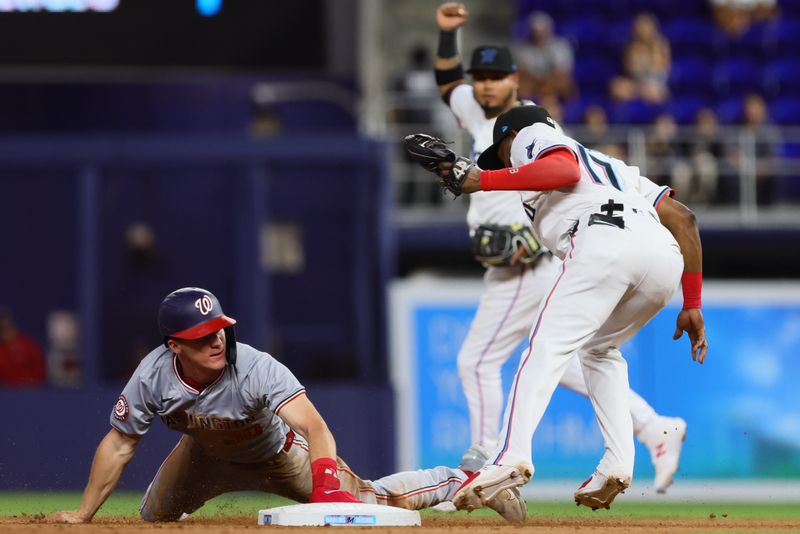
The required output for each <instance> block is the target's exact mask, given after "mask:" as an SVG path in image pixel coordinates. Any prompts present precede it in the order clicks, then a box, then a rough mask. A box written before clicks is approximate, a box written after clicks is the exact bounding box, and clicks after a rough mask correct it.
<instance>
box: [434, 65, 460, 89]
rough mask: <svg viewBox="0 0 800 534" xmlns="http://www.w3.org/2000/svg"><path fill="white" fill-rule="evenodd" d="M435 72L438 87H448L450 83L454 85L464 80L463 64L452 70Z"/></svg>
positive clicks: (437, 70)
mask: <svg viewBox="0 0 800 534" xmlns="http://www.w3.org/2000/svg"><path fill="white" fill-rule="evenodd" d="M433 72H434V74H435V75H436V85H447V84H448V83H453V82H457V81H458V80H463V79H464V67H462V66H461V63H459V64H458V65H456V66H455V67H453V68H452V69H447V70H440V69H436V70H435V71H433Z"/></svg>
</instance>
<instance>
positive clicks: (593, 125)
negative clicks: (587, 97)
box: [581, 104, 625, 159]
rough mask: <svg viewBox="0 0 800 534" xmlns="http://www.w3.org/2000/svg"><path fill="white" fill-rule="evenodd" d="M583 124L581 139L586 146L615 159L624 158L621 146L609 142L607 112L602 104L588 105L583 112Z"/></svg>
mask: <svg viewBox="0 0 800 534" xmlns="http://www.w3.org/2000/svg"><path fill="white" fill-rule="evenodd" d="M583 126H584V131H583V135H582V136H581V140H582V141H583V144H584V145H585V146H586V148H592V149H594V150H599V151H600V152H603V153H604V154H608V155H609V156H611V157H614V158H617V159H624V158H625V151H624V150H623V148H622V147H621V146H620V145H618V144H615V143H611V142H609V139H608V136H609V132H608V114H607V113H606V110H605V109H604V108H603V106H598V105H596V104H593V105H591V106H588V107H587V108H586V110H585V111H584V113H583Z"/></svg>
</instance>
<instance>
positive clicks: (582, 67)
mask: <svg viewBox="0 0 800 534" xmlns="http://www.w3.org/2000/svg"><path fill="white" fill-rule="evenodd" d="M617 72H618V69H617V67H616V66H615V65H614V64H613V63H610V62H608V61H605V60H603V59H600V58H597V57H586V58H583V57H579V58H578V59H577V60H576V61H575V69H574V70H573V77H574V78H575V83H577V85H578V90H579V91H580V92H581V94H584V95H605V94H607V93H608V82H609V80H610V79H611V77H612V76H614V74H616V73H617Z"/></svg>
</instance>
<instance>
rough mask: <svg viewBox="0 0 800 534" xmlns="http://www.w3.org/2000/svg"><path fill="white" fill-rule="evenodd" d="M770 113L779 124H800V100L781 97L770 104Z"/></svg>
mask: <svg viewBox="0 0 800 534" xmlns="http://www.w3.org/2000/svg"><path fill="white" fill-rule="evenodd" d="M769 115H770V117H771V118H772V120H773V121H775V122H776V123H778V124H783V125H792V126H800V100H798V99H797V98H779V99H777V100H775V101H773V102H772V103H771V104H770V105H769Z"/></svg>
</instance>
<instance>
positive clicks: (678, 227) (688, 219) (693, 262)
mask: <svg viewBox="0 0 800 534" xmlns="http://www.w3.org/2000/svg"><path fill="white" fill-rule="evenodd" d="M656 211H657V212H658V217H659V218H660V219H661V224H663V225H664V226H666V227H667V230H669V231H670V233H671V234H672V236H673V237H674V238H675V241H677V242H678V245H680V247H681V255H683V270H684V272H687V273H699V272H702V271H703V249H702V245H701V243H700V230H699V228H698V226H697V219H696V218H695V216H694V213H692V210H690V209H689V208H687V207H686V206H684V205H683V204H681V203H680V202H678V201H677V200H674V199H672V198H670V197H664V199H662V200H661V202H660V203H659V205H658V207H657V208H656Z"/></svg>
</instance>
